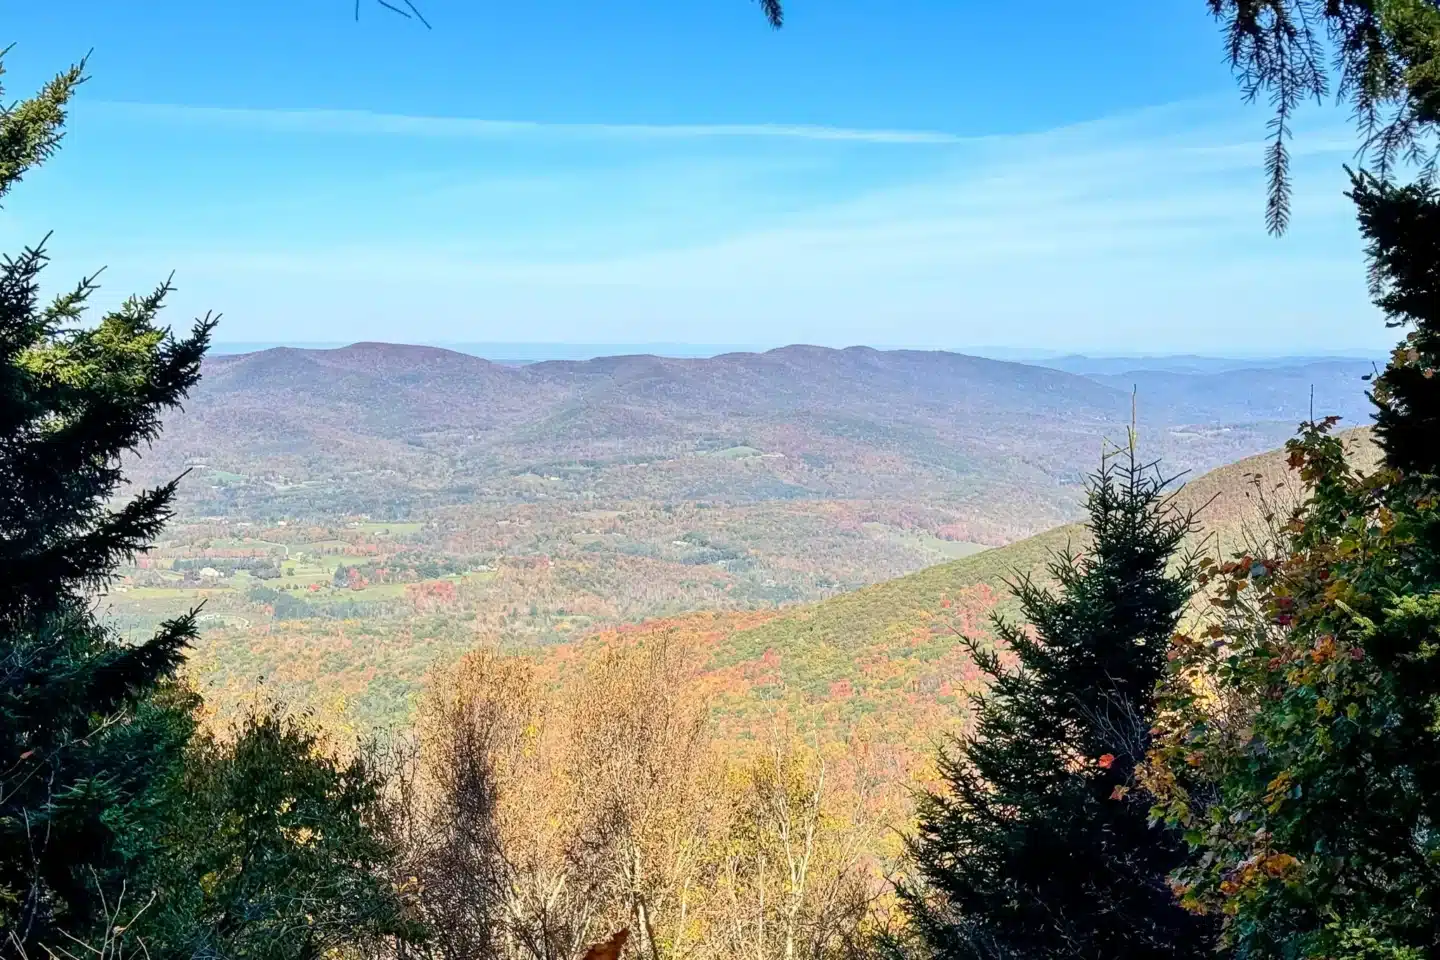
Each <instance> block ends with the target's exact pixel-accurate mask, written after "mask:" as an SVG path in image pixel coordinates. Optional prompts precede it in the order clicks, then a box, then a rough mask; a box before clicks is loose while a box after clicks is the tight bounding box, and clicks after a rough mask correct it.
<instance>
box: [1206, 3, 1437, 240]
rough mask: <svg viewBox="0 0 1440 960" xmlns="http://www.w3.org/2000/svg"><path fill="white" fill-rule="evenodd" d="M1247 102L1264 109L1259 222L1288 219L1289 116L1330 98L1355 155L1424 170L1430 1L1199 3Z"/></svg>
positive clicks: (1430, 87) (1431, 64) (1280, 227)
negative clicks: (1353, 137) (1350, 128)
mask: <svg viewBox="0 0 1440 960" xmlns="http://www.w3.org/2000/svg"><path fill="white" fill-rule="evenodd" d="M1207 3H1208V6H1209V9H1210V12H1211V14H1212V15H1214V16H1215V17H1216V18H1217V19H1218V20H1220V21H1221V23H1222V24H1223V26H1224V31H1225V46H1226V54H1227V57H1228V59H1229V61H1230V65H1231V67H1232V68H1233V69H1234V71H1235V76H1236V79H1237V80H1238V81H1239V83H1240V89H1241V93H1242V94H1243V95H1244V97H1245V99H1246V100H1247V101H1253V100H1257V99H1259V98H1261V97H1262V96H1263V97H1265V98H1266V99H1267V100H1268V101H1269V103H1270V106H1271V108H1272V110H1273V114H1274V115H1273V117H1272V119H1271V120H1270V123H1269V137H1268V143H1267V145H1266V148H1265V172H1266V176H1267V179H1268V180H1269V194H1268V199H1267V202H1266V213H1265V220H1266V225H1267V227H1268V228H1269V230H1270V232H1271V233H1274V234H1281V233H1284V232H1285V231H1286V229H1287V228H1288V227H1289V223H1290V204H1291V196H1292V180H1291V169H1290V141H1291V139H1292V137H1293V134H1294V129H1293V121H1294V117H1295V113H1296V111H1297V110H1298V109H1299V107H1300V106H1301V105H1302V104H1303V103H1305V102H1306V101H1307V100H1314V101H1317V102H1320V101H1323V100H1325V99H1326V98H1328V97H1330V96H1332V95H1333V96H1334V97H1335V99H1336V100H1337V101H1339V102H1342V103H1345V104H1347V105H1348V106H1349V107H1350V109H1351V114H1352V117H1353V119H1354V121H1355V124H1356V127H1357V129H1358V131H1359V133H1360V135H1361V143H1360V147H1359V150H1358V151H1357V155H1358V157H1359V159H1360V160H1361V161H1362V162H1366V163H1370V164H1373V165H1374V167H1375V171H1376V173H1377V174H1378V175H1379V176H1380V177H1382V178H1388V177H1389V176H1390V175H1391V174H1392V173H1393V172H1394V171H1395V170H1396V168H1397V167H1399V166H1402V165H1409V166H1412V167H1415V168H1417V169H1418V170H1419V171H1420V173H1421V174H1422V176H1429V175H1431V174H1433V173H1434V171H1435V167H1436V161H1437V151H1436V136H1435V131H1436V124H1437V121H1440V45H1437V43H1436V39H1437V37H1440V0H1207Z"/></svg>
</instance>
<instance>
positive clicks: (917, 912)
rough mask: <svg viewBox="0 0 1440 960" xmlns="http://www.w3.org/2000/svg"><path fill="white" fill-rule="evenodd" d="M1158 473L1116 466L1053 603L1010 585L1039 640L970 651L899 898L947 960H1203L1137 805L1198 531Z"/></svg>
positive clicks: (1009, 638)
mask: <svg viewBox="0 0 1440 960" xmlns="http://www.w3.org/2000/svg"><path fill="white" fill-rule="evenodd" d="M1165 487H1166V484H1165V483H1164V482H1163V481H1162V480H1161V479H1160V478H1159V477H1158V476H1157V475H1156V474H1155V472H1154V469H1153V465H1151V466H1149V467H1147V466H1146V465H1143V464H1141V463H1139V462H1137V460H1136V457H1135V452H1134V446H1133V443H1132V445H1131V449H1130V452H1129V455H1128V459H1125V460H1120V461H1119V462H1117V461H1116V460H1115V459H1113V458H1107V460H1106V462H1105V464H1104V465H1103V466H1102V468H1101V469H1100V471H1099V472H1098V473H1097V475H1096V476H1095V477H1094V478H1093V480H1092V482H1091V486H1090V490H1089V497H1088V502H1087V506H1088V510H1089V531H1090V534H1091V536H1092V538H1093V542H1092V544H1091V546H1090V548H1089V549H1088V550H1087V551H1086V552H1085V553H1084V554H1083V555H1076V554H1074V553H1071V552H1068V551H1067V552H1066V553H1064V554H1061V555H1060V556H1058V557H1057V558H1055V560H1054V561H1053V562H1052V563H1051V564H1050V567H1049V571H1050V574H1051V576H1052V577H1053V578H1054V580H1055V581H1056V583H1057V584H1058V592H1053V591H1052V590H1050V589H1047V588H1045V587H1042V586H1040V585H1038V584H1036V583H1034V582H1032V581H1031V580H1030V579H1028V578H1022V579H1021V580H1020V581H1019V582H1018V583H1016V584H1015V585H1014V589H1015V592H1016V595H1017V597H1018V599H1019V601H1020V605H1021V608H1022V609H1023V612H1024V615H1025V619H1026V620H1028V622H1029V624H1030V625H1031V627H1030V628H1029V629H1027V628H1026V627H1024V626H1020V625H1017V624H1015V623H1011V622H1005V621H998V620H997V622H996V632H997V634H998V637H999V639H1000V641H1001V642H1002V643H1003V644H1004V646H1005V647H1007V648H1008V649H1009V651H1010V653H1011V654H1013V656H1014V658H1015V660H1016V661H1017V665H1016V666H1015V667H1014V668H1013V669H1007V668H1006V667H1005V666H1003V665H1002V663H1001V660H1000V657H999V656H998V655H997V654H996V653H995V652H994V651H986V650H982V649H980V648H979V647H978V646H976V645H975V644H973V643H972V644H971V646H972V651H973V653H974V656H975V658H976V662H977V663H978V664H979V665H980V667H981V668H982V669H983V670H984V672H985V673H986V674H988V675H989V677H990V679H991V685H990V688H989V691H988V692H987V693H985V694H983V695H982V696H979V697H977V698H976V701H975V724H974V728H973V732H972V733H970V734H969V735H968V736H966V737H965V738H964V739H962V740H959V741H957V742H955V743H954V744H952V746H951V748H950V749H947V750H946V751H944V752H943V753H942V756H941V771H942V774H943V778H944V781H945V789H944V790H942V791H940V792H937V793H932V794H926V795H923V796H922V797H921V802H920V811H919V812H920V823H919V832H918V834H917V835H916V836H915V837H914V838H913V839H912V840H911V842H910V844H909V854H910V858H911V860H912V862H913V864H914V867H915V869H916V873H917V875H918V879H917V880H916V882H914V883H911V884H908V885H903V886H902V889H901V895H902V898H903V901H904V903H905V905H906V908H907V911H908V913H909V914H910V917H911V919H912V920H913V921H914V925H915V930H916V932H917V934H918V936H919V938H920V940H921V941H923V944H924V947H925V948H926V952H928V953H930V954H933V955H934V956H935V957H937V958H940V960H979V958H1009V957H1025V958H1031V957H1035V958H1039V957H1075V958H1082V957H1084V958H1096V960H1100V958H1105V960H1114V958H1129V957H1135V958H1142V957H1143V958H1150V957H1156V958H1158V957H1200V956H1203V955H1206V954H1208V953H1209V952H1211V951H1212V950H1213V947H1214V943H1213V938H1212V935H1211V926H1210V924H1209V923H1208V921H1206V920H1204V919H1199V918H1196V917H1194V916H1192V915H1190V914H1188V913H1186V912H1185V911H1184V910H1182V909H1181V908H1180V907H1179V906H1178V905H1177V904H1176V903H1175V901H1174V897H1173V895H1172V893H1171V891H1170V888H1169V886H1168V885H1167V875H1168V873H1169V872H1170V871H1171V870H1173V869H1174V868H1175V867H1176V866H1177V865H1178V864H1179V863H1180V861H1181V858H1182V857H1183V852H1184V845H1183V842H1182V841H1181V839H1180V838H1179V837H1178V836H1177V835H1175V834H1173V833H1171V832H1167V831H1165V830H1159V829H1153V828H1152V827H1151V826H1150V824H1149V822H1148V808H1147V806H1146V805H1145V804H1144V803H1142V802H1141V801H1140V799H1139V797H1138V796H1137V795H1135V794H1132V793H1131V792H1130V790H1131V780H1132V775H1133V773H1134V771H1135V769H1136V766H1137V764H1139V763H1140V762H1141V761H1142V760H1143V758H1144V757H1145V755H1146V752H1147V749H1148V747H1149V739H1150V726H1151V722H1152V716H1153V712H1154V696H1155V688H1156V683H1157V681H1158V680H1159V678H1160V677H1161V676H1162V674H1163V672H1164V666H1165V656H1166V650H1167V646H1168V642H1169V639H1170V636H1171V633H1172V631H1173V630H1174V629H1175V625H1176V622H1177V619H1178V618H1179V616H1180V613H1181V611H1182V610H1183V609H1184V607H1185V605H1186V602H1187V601H1188V599H1189V597H1190V592H1191V589H1192V580H1191V571H1190V569H1189V567H1188V564H1187V563H1186V562H1185V561H1184V560H1183V559H1180V560H1179V562H1177V551H1179V550H1180V549H1181V546H1182V543H1183V541H1184V539H1185V537H1186V536H1187V534H1188V533H1189V532H1190V529H1191V519H1190V517H1188V516H1186V515H1182V514H1179V513H1177V512H1176V511H1175V510H1174V509H1173V508H1172V507H1171V506H1169V505H1168V504H1167V500H1166V495H1165V492H1164V491H1165Z"/></svg>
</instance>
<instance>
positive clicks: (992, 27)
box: [0, 0, 1393, 356]
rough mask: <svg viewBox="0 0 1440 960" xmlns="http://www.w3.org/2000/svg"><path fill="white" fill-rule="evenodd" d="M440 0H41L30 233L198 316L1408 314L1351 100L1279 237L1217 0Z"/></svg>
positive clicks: (881, 326) (735, 329)
mask: <svg viewBox="0 0 1440 960" xmlns="http://www.w3.org/2000/svg"><path fill="white" fill-rule="evenodd" d="M426 7H427V18H428V19H429V20H430V21H431V22H432V24H433V25H434V27H435V29H433V30H425V29H421V28H419V27H415V26H414V25H413V24H406V23H405V22H404V21H402V20H399V19H398V18H385V17H381V16H370V17H364V18H362V19H361V20H360V22H358V23H357V22H354V20H353V19H352V17H351V16H350V15H349V14H348V13H347V9H346V8H345V5H344V4H338V3H320V4H308V5H298V6H297V5H295V4H293V3H282V2H281V0H255V2H253V3H247V4H239V5H231V6H222V7H218V8H215V9H213V10H208V11H207V14H206V15H205V16H203V17H202V16H197V15H196V14H195V11H194V6H193V4H189V3H185V2H183V0H157V2H155V3H150V4H144V5H141V6H138V7H135V6H117V5H115V4H113V3H105V2H101V0H76V2H75V3H67V4H27V5H21V6H19V7H17V9H16V10H14V11H13V12H12V14H11V17H10V20H9V24H8V25H9V26H10V38H11V40H12V41H13V42H14V47H13V49H12V50H11V52H10V53H9V54H8V55H7V57H6V62H5V66H6V74H7V75H6V80H7V90H8V92H9V93H10V94H11V95H23V94H24V93H25V92H28V91H30V90H34V89H36V88H37V87H38V86H39V85H40V84H42V83H43V82H44V81H45V80H46V79H47V78H48V77H49V76H51V75H52V74H53V73H54V72H55V71H56V70H59V69H61V68H63V67H64V66H65V65H67V64H69V63H71V62H73V61H75V60H76V59H77V58H79V57H81V56H83V55H84V54H85V52H86V51H87V50H91V51H93V54H92V55H91V56H90V59H89V60H88V70H89V73H90V74H91V80H90V81H89V82H87V83H86V84H85V85H84V86H83V87H82V88H81V89H80V91H79V93H78V94H77V98H76V101H75V104H74V110H73V114H72V116H71V119H70V123H69V125H68V132H67V134H66V139H65V143H64V147H63V149H61V150H60V151H59V153H58V154H57V155H56V156H55V158H54V159H53V160H52V161H50V162H48V163H47V164H46V166H45V168H44V169H43V170H40V171H38V172H37V173H36V174H35V175H34V176H33V177H30V178H29V179H28V180H27V183H26V189H25V190H24V191H21V192H19V193H17V194H16V196H15V197H14V198H7V201H6V205H5V208H4V210H3V212H0V242H3V243H4V244H5V245H6V247H7V249H14V248H16V247H17V246H18V245H20V244H24V243H34V242H38V241H39V240H40V239H41V238H42V237H44V236H45V235H46V234H47V233H52V231H53V233H52V236H51V239H50V241H49V245H48V246H49V251H50V253H51V255H52V257H53V265H52V267H51V268H50V270H49V271H47V276H46V287H47V290H56V291H58V290H60V289H66V288H68V287H69V285H70V284H72V283H73V282H74V281H75V279H76V278H77V277H79V276H82V275H88V274H90V273H92V272H93V271H94V270H96V269H97V268H99V267H102V266H104V267H106V268H107V269H106V273H105V274H104V276H103V277H102V280H103V283H104V287H103V291H102V297H101V300H103V301H104V302H107V303H113V302H118V301H119V299H120V298H122V297H123V296H125V295H127V294H130V293H133V292H136V291H140V290H146V289H150V288H152V287H153V286H154V285H155V284H156V283H158V282H160V281H161V280H163V279H164V278H165V277H166V276H167V275H169V274H170V273H171V271H172V270H173V271H174V272H175V280H176V283H177V292H176V293H175V295H174V297H173V299H172V301H171V311H170V313H169V315H168V317H167V319H169V320H170V322H172V323H183V322H184V320H185V319H186V318H187V317H189V316H192V315H197V314H202V313H205V312H206V311H211V310H213V311H216V312H219V313H221V314H222V315H223V318H224V319H223V320H222V324H221V328H220V331H219V332H220V335H221V336H222V337H224V338H225V339H226V340H229V341H240V342H283V341H288V340H294V341H318V342H331V341H340V340H381V341H399V342H404V341H412V342H413V341H420V342H429V343H439V342H456V343H490V342H501V341H508V340H524V341H536V342H558V343H598V344H611V343H613V344H650V343H675V342H680V343H698V344H725V343H737V342H738V343H742V344H743V343H797V342H798V343H821V344H831V345H837V346H838V345H843V344H845V343H906V344H909V343H915V344H966V343H971V344H973V343H1012V344H1027V345H1028V344H1043V345H1044V346H1045V347H1046V348H1047V349H1053V350H1054V351H1055V352H1056V353H1062V354H1063V353H1082V354H1099V355H1110V356H1114V355H1117V354H1120V353H1131V354H1177V353H1191V354H1209V355H1226V354H1235V353H1237V352H1239V353H1248V354H1274V355H1279V354H1286V353H1294V352H1296V351H1297V349H1298V348H1297V346H1296V345H1297V344H1302V343H1304V344H1310V343H1326V344H1345V345H1346V349H1361V350H1366V351H1383V350H1385V349H1387V348H1388V347H1389V346H1390V344H1391V342H1392V339H1393V336H1392V332H1391V331H1389V330H1387V329H1386V328H1385V326H1384V324H1383V322H1382V321H1381V319H1380V317H1379V316H1378V314H1377V312H1376V311H1375V309H1374V308H1373V306H1372V305H1371V304H1370V298H1369V294H1368V291H1367V288H1366V273H1365V266H1364V258H1363V250H1362V245H1361V243H1360V239H1359V237H1358V234H1357V230H1356V225H1355V216H1354V211H1353V209H1352V205H1351V204H1350V202H1349V201H1348V200H1347V199H1346V198H1345V196H1344V190H1345V187H1346V184H1347V182H1348V181H1347V180H1346V176H1345V173H1344V170H1343V164H1344V163H1346V162H1349V161H1352V160H1353V151H1354V144H1355V138H1354V133H1353V129H1352V128H1351V125H1350V122H1349V119H1348V118H1347V117H1346V116H1345V114H1344V112H1343V111H1341V110H1338V109H1335V108H1333V107H1316V106H1313V105H1312V106H1310V107H1308V108H1306V109H1305V110H1303V111H1301V112H1300V113H1299V114H1298V115H1297V116H1296V117H1295V118H1294V123H1293V129H1294V131H1295V140H1294V151H1293V164H1292V167H1291V172H1292V174H1293V177H1294V197H1293V211H1294V218H1293V229H1292V230H1291V232H1290V234H1289V235H1288V236H1286V237H1284V238H1281V239H1276V238H1273V237H1270V236H1268V235H1267V234H1266V231H1265V220H1264V197H1265V172H1264V169H1263V158H1264V142H1265V138H1266V126H1265V124H1266V121H1267V119H1268V118H1269V113H1268V112H1267V108H1266V107H1265V106H1264V105H1263V104H1252V105H1246V104H1245V103H1243V102H1242V99H1241V97H1240V95H1239V94H1238V93H1237V92H1236V90H1235V85H1234V79H1233V77H1232V76H1231V74H1230V71H1229V70H1228V68H1227V67H1226V65H1225V63H1224V61H1223V58H1222V57H1221V56H1220V53H1219V50H1218V49H1217V47H1216V43H1215V25H1214V22H1213V20H1212V19H1211V18H1210V17H1209V16H1208V14H1207V13H1206V11H1205V9H1204V5H1203V4H1199V3H1196V4H1189V5H1174V4H1156V3H1154V2H1153V0H1120V2H1117V3H1113V4H1108V5H1106V6H1105V7H1104V8H1103V9H1101V10H1090V9H1084V10H1081V9H1079V8H1076V7H1075V6H1074V5H1073V4H1063V3H1053V4H1051V3H1046V4H1042V7H1040V8H1037V9H1036V10H1034V11H1032V14H1033V15H1032V16H1029V17H1028V18H1027V26H1026V29H1025V33H1024V41H1023V48H1022V46H1020V45H1018V44H1019V41H1018V40H1014V41H1005V40H1002V38H1007V37H1011V36H1012V35H1013V24H1012V22H1011V20H1012V16H1013V15H1012V13H1011V12H1010V11H1009V10H1008V9H1005V8H1004V5H993V4H946V3H940V2H938V0H909V2H907V6H906V10H905V11H904V13H903V14H900V13H899V12H897V11H889V12H887V13H886V14H885V15H882V14H880V13H879V12H878V11H877V10H876V9H875V8H874V7H873V5H870V4H865V3H862V2H861V0H833V2H827V3H825V4H810V5H802V6H798V7H796V8H795V9H793V10H792V11H790V13H789V16H788V18H787V23H786V25H785V27H784V29H783V30H780V31H771V30H769V29H768V28H767V27H766V26H765V25H764V23H763V22H762V21H761V20H760V19H759V17H758V14H757V11H756V10H755V9H754V5H753V3H748V2H734V3H728V2H727V3H715V4H703V5H676V4H674V3H668V4H661V3H658V2H653V3H652V2H649V0H647V2H644V3H641V4H639V5H638V6H637V5H627V6H626V7H625V8H624V9H618V8H613V7H606V8H603V9H601V8H597V7H593V5H584V4H576V3H574V2H573V0H542V2H537V3H535V4H528V5H524V6H523V7H521V8H507V10H506V12H505V17H504V28H503V29H501V30H497V29H496V23H495V22H494V20H493V19H492V18H491V16H490V14H489V13H488V12H487V11H486V10H485V9H483V8H476V7H474V6H473V5H466V4H462V3H459V2H458V0H431V2H429V3H427V4H426ZM281 23H283V28H277V24H281ZM1122 29H1123V30H1125V31H1127V34H1128V35H1129V36H1131V37H1132V38H1133V40H1132V42H1130V43H1127V44H1124V45H1121V46H1119V47H1116V48H1115V49H1114V50H1113V52H1112V53H1111V54H1109V55H1107V56H1106V57H1104V58H1101V59H1098V60H1097V58H1096V57H1095V56H1094V50H1095V49H1096V48H1097V46H1098V45H1099V44H1101V43H1105V42H1108V40H1109V38H1111V37H1113V36H1114V35H1116V33H1117V32H1118V31H1120V30H1122ZM977 36H982V37H987V38H991V39H990V40H987V42H985V43H975V42H973V38H974V37H977ZM957 44H959V47H958V48H957ZM956 49H963V50H964V54H963V55H961V56H956V55H955V51H956ZM1022 49H1023V55H1020V53H1021V51H1022ZM1137 76H1143V77H1146V78H1147V80H1146V82H1145V83H1144V84H1137V83H1134V82H1133V78H1134V77H1137ZM977 90H983V91H984V94H983V95H976V91H977ZM1325 352H1330V351H1325Z"/></svg>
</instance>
